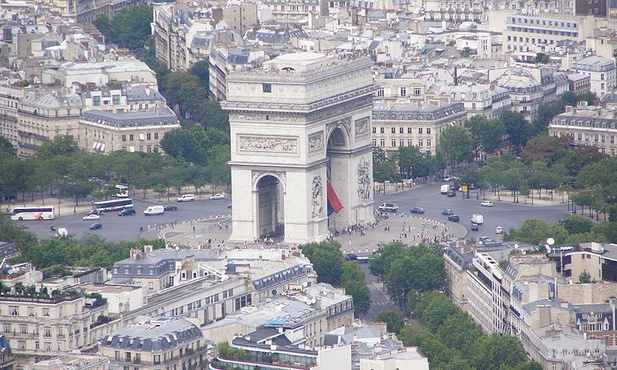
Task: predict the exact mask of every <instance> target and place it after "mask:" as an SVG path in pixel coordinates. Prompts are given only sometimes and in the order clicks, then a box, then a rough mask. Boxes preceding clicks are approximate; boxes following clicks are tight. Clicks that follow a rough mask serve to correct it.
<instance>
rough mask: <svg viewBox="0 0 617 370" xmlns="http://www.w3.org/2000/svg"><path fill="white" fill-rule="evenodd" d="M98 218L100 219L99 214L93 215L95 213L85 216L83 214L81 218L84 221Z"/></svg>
mask: <svg viewBox="0 0 617 370" xmlns="http://www.w3.org/2000/svg"><path fill="white" fill-rule="evenodd" d="M100 219H101V216H99V215H95V214H91V215H87V216H84V218H83V220H84V221H98V220H100Z"/></svg>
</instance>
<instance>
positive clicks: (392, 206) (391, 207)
mask: <svg viewBox="0 0 617 370" xmlns="http://www.w3.org/2000/svg"><path fill="white" fill-rule="evenodd" d="M377 209H378V210H380V211H381V212H396V211H398V204H396V203H389V202H386V203H381V204H380V205H379V207H377Z"/></svg>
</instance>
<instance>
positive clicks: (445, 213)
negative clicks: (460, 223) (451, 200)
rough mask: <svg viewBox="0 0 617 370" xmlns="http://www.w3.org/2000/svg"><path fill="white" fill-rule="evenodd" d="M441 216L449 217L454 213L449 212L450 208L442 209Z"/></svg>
mask: <svg viewBox="0 0 617 370" xmlns="http://www.w3.org/2000/svg"><path fill="white" fill-rule="evenodd" d="M441 214H442V215H446V216H450V215H453V214H454V211H453V210H451V209H450V208H447V209H444V210H443V211H441Z"/></svg>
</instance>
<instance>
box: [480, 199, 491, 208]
mask: <svg viewBox="0 0 617 370" xmlns="http://www.w3.org/2000/svg"><path fill="white" fill-rule="evenodd" d="M480 205H481V206H482V207H492V206H493V202H491V201H490V200H485V201H483V202H482V203H480Z"/></svg>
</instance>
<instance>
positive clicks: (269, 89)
mask: <svg viewBox="0 0 617 370" xmlns="http://www.w3.org/2000/svg"><path fill="white" fill-rule="evenodd" d="M261 88H262V91H263V92H265V93H271V92H272V84H261Z"/></svg>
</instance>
